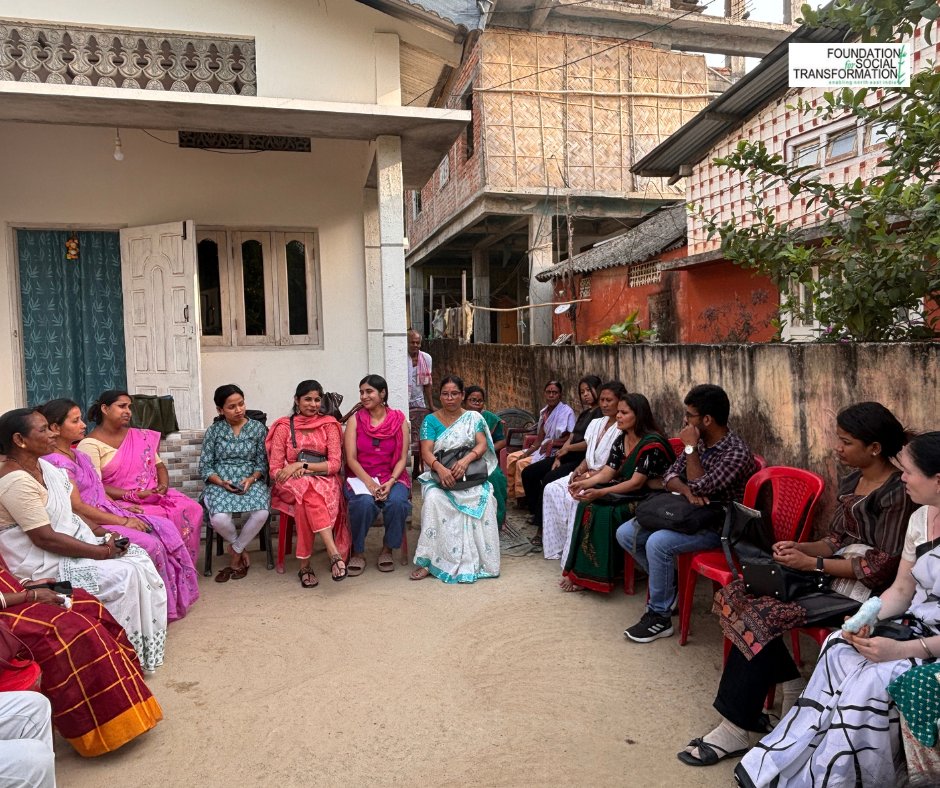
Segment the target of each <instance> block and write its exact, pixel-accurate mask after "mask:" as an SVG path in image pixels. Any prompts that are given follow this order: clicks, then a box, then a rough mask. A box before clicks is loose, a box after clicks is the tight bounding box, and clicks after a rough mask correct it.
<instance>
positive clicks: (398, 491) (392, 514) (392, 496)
mask: <svg viewBox="0 0 940 788" xmlns="http://www.w3.org/2000/svg"><path fill="white" fill-rule="evenodd" d="M343 492H344V493H345V495H346V501H347V502H348V504H349V531H350V533H351V534H352V550H353V552H354V553H364V552H365V550H366V534H368V533H369V529H370V528H371V527H372V523H374V522H375V518H376V517H378V516H379V510H381V511H382V521H383V522H384V523H385V546H386V547H391V548H392V549H393V550H395V549H398V548H399V547H401V538H402V535H403V534H404V533H405V520H407V519H408V515H409V514H410V513H411V501H410V500H409V498H408V488H407V487H406V486H405V485H404V484H402V483H401V482H396V483H395V484H393V485H392V489H391V490H389V493H388V498H386V499H385V500H384V501H376V500H375V498H373V497H372V496H371V495H354V494H353V492H352V490H350V489H349V487H347V486H345V485H344V486H343Z"/></svg>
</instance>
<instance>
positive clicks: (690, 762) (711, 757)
mask: <svg viewBox="0 0 940 788" xmlns="http://www.w3.org/2000/svg"><path fill="white" fill-rule="evenodd" d="M689 747H698V751H699V757H698V758H696V757H695V756H694V755H693V754H692V753H690V752H686V751H685V750H683V751H682V752H679V753H676V757H677V758H678V759H679V760H680V761H682V762H683V763H684V764H686V765H687V766H714V765H715V764H716V763H718V761H721V760H724V759H725V758H735V757H737V756H739V755H744V753H746V752H747V747H745V748H744V749H743V750H735V751H734V752H728V751H727V750H726V749H725V748H724V747H720V746H719V745H717V744H708V743H707V742H706V741H705V740H704V739H692V741H690V742H689ZM716 750H718V751H720V754H719V752H716Z"/></svg>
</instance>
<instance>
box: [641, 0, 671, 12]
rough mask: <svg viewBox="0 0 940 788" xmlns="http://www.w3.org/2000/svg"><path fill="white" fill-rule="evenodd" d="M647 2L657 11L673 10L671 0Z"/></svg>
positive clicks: (649, 0) (647, 0) (648, 0)
mask: <svg viewBox="0 0 940 788" xmlns="http://www.w3.org/2000/svg"><path fill="white" fill-rule="evenodd" d="M646 4H647V5H648V6H649V7H650V8H654V9H656V10H657V11H671V10H672V3H671V2H670V0H646Z"/></svg>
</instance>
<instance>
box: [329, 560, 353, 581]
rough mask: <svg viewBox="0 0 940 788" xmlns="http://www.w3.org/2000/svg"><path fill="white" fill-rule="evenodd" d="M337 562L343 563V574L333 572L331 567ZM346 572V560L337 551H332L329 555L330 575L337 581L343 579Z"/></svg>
mask: <svg viewBox="0 0 940 788" xmlns="http://www.w3.org/2000/svg"><path fill="white" fill-rule="evenodd" d="M337 564H342V565H343V574H341V575H334V574H333V567H334V566H336V565H337ZM348 573H349V571H348V569H347V568H346V562H345V561H344V560H343V557H342V556H341V555H340V554H339V553H334V554H333V555H331V556H330V577H332V578H333V579H334V580H335V581H336V582H337V583H338V582H339V581H340V580H344V579H345V578H346V575H347V574H348Z"/></svg>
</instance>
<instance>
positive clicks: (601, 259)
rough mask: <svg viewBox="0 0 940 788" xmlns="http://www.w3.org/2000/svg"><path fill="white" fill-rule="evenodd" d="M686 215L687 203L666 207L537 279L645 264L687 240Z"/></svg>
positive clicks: (552, 268)
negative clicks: (646, 261)
mask: <svg viewBox="0 0 940 788" xmlns="http://www.w3.org/2000/svg"><path fill="white" fill-rule="evenodd" d="M687 216H688V214H687V212H686V207H685V203H679V204H678V205H673V206H670V207H668V208H664V209H663V210H661V211H659V212H657V213H655V214H653V215H652V216H651V217H650V218H649V219H647V220H646V221H644V222H643V223H642V224H638V225H637V226H636V227H633V228H632V229H630V230H628V231H627V232H625V233H624V234H623V235H618V236H617V237H616V238H612V239H611V240H609V241H605V242H604V243H602V244H600V245H599V246H595V247H594V248H593V249H588V250H587V251H586V252H581V254H576V255H575V256H574V257H572V258H571V259H570V260H565V261H564V262H562V263H559V264H558V265H556V266H552V267H551V268H549V269H547V270H545V271H542V272H541V273H540V274H537V275H536V277H535V278H536V279H538V280H539V281H540V282H548V281H549V280H551V279H559V278H560V277H562V276H564V275H565V274H567V273H574V274H587V273H590V272H591V271H600V270H601V269H604V268H614V267H615V266H618V265H629V264H630V263H642V262H643V261H644V260H649V259H650V258H651V257H654V256H655V255H657V254H659V253H660V252H664V251H666V250H667V249H669V248H670V247H672V246H674V245H676V244H677V242H680V241H685V237H686V226H687V223H686V218H687Z"/></svg>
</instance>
